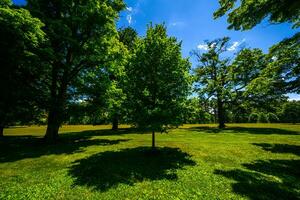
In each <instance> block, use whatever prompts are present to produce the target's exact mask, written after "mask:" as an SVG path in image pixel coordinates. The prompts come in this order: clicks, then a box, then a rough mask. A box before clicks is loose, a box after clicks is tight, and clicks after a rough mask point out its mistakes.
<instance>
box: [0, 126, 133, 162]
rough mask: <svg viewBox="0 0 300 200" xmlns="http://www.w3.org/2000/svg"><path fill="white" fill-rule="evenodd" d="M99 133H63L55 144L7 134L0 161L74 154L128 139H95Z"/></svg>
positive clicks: (1, 149)
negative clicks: (90, 147)
mask: <svg viewBox="0 0 300 200" xmlns="http://www.w3.org/2000/svg"><path fill="white" fill-rule="evenodd" d="M96 135H99V133H98V132H97V133H94V132H90V133H89V134H88V133H87V132H85V131H84V132H77V133H64V134H61V135H60V137H59V140H58V141H57V142H56V143H55V144H46V143H45V142H44V140H43V139H42V138H40V137H35V136H31V135H26V136H5V137H4V138H2V139H1V140H0V163H4V162H13V161H18V160H21V159H25V158H37V157H40V156H43V155H51V154H57V155H59V154H72V153H78V152H82V151H84V148H85V147H88V146H93V145H100V146H107V145H116V144H119V143H120V142H127V141H129V140H128V139H116V140H108V139H93V138H92V137H93V136H96Z"/></svg>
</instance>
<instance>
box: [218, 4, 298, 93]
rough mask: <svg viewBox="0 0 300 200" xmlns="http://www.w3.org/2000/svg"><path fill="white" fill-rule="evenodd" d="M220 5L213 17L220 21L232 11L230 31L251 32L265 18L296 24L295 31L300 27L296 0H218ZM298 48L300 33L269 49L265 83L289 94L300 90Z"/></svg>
mask: <svg viewBox="0 0 300 200" xmlns="http://www.w3.org/2000/svg"><path fill="white" fill-rule="evenodd" d="M219 3H220V6H221V7H220V8H219V9H218V10H217V11H216V12H215V13H214V17H215V19H216V18H219V17H221V16H224V15H225V14H226V13H228V12H229V14H228V20H227V21H228V23H229V27H228V28H229V29H235V30H248V29H252V28H253V27H254V26H256V25H257V24H259V23H260V22H261V21H262V20H263V19H265V18H268V19H269V22H270V23H284V22H288V23H291V24H293V28H298V27H299V26H300V17H299V16H300V3H299V2H298V1H295V0H285V1H283V0H264V1H262V0H259V1H252V0H240V1H237V0H219ZM299 45H300V33H296V34H295V35H294V36H293V37H291V38H287V39H284V40H283V41H282V42H280V43H279V44H276V45H274V46H273V47H272V48H270V53H269V61H270V64H269V65H268V66H267V67H266V70H265V72H266V73H264V74H262V75H263V76H262V77H261V78H262V79H261V80H262V81H263V82H262V83H263V84H265V85H273V86H274V84H275V85H276V86H277V89H280V90H286V92H299V91H300V90H299V87H300V80H299V76H300V75H299V72H300V70H299V60H300V56H299V54H300V51H299V48H300V47H299ZM280 78H281V80H280ZM273 86H271V87H273Z"/></svg>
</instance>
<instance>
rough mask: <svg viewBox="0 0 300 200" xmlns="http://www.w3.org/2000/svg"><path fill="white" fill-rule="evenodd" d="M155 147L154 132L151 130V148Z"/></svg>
mask: <svg viewBox="0 0 300 200" xmlns="http://www.w3.org/2000/svg"><path fill="white" fill-rule="evenodd" d="M154 149H155V132H154V131H152V150H154Z"/></svg>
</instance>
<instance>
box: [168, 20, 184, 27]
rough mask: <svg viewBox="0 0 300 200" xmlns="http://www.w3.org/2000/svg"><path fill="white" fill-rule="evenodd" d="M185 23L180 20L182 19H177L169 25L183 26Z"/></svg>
mask: <svg viewBox="0 0 300 200" xmlns="http://www.w3.org/2000/svg"><path fill="white" fill-rule="evenodd" d="M184 25H185V23H184V22H182V21H177V22H171V23H170V24H169V26H171V27H175V26H177V27H179V26H181V27H182V26H184Z"/></svg>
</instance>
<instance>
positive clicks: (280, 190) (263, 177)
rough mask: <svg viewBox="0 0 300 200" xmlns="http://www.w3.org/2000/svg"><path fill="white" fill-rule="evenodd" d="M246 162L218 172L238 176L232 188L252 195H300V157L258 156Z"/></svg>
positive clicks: (293, 196)
mask: <svg viewBox="0 0 300 200" xmlns="http://www.w3.org/2000/svg"><path fill="white" fill-rule="evenodd" d="M243 166H244V167H245V168H246V169H234V170H229V171H226V170H216V171H215V174H218V175H222V176H225V177H227V178H230V179H233V180H235V181H236V182H235V183H233V184H232V189H233V191H234V192H235V193H237V194H240V195H243V196H247V197H248V198H250V199H255V200H256V199H270V200H273V199H278V200H281V199H282V200H286V199H300V167H299V166H300V160H267V161H266V160H258V161H256V162H254V163H250V164H244V165H243Z"/></svg>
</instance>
